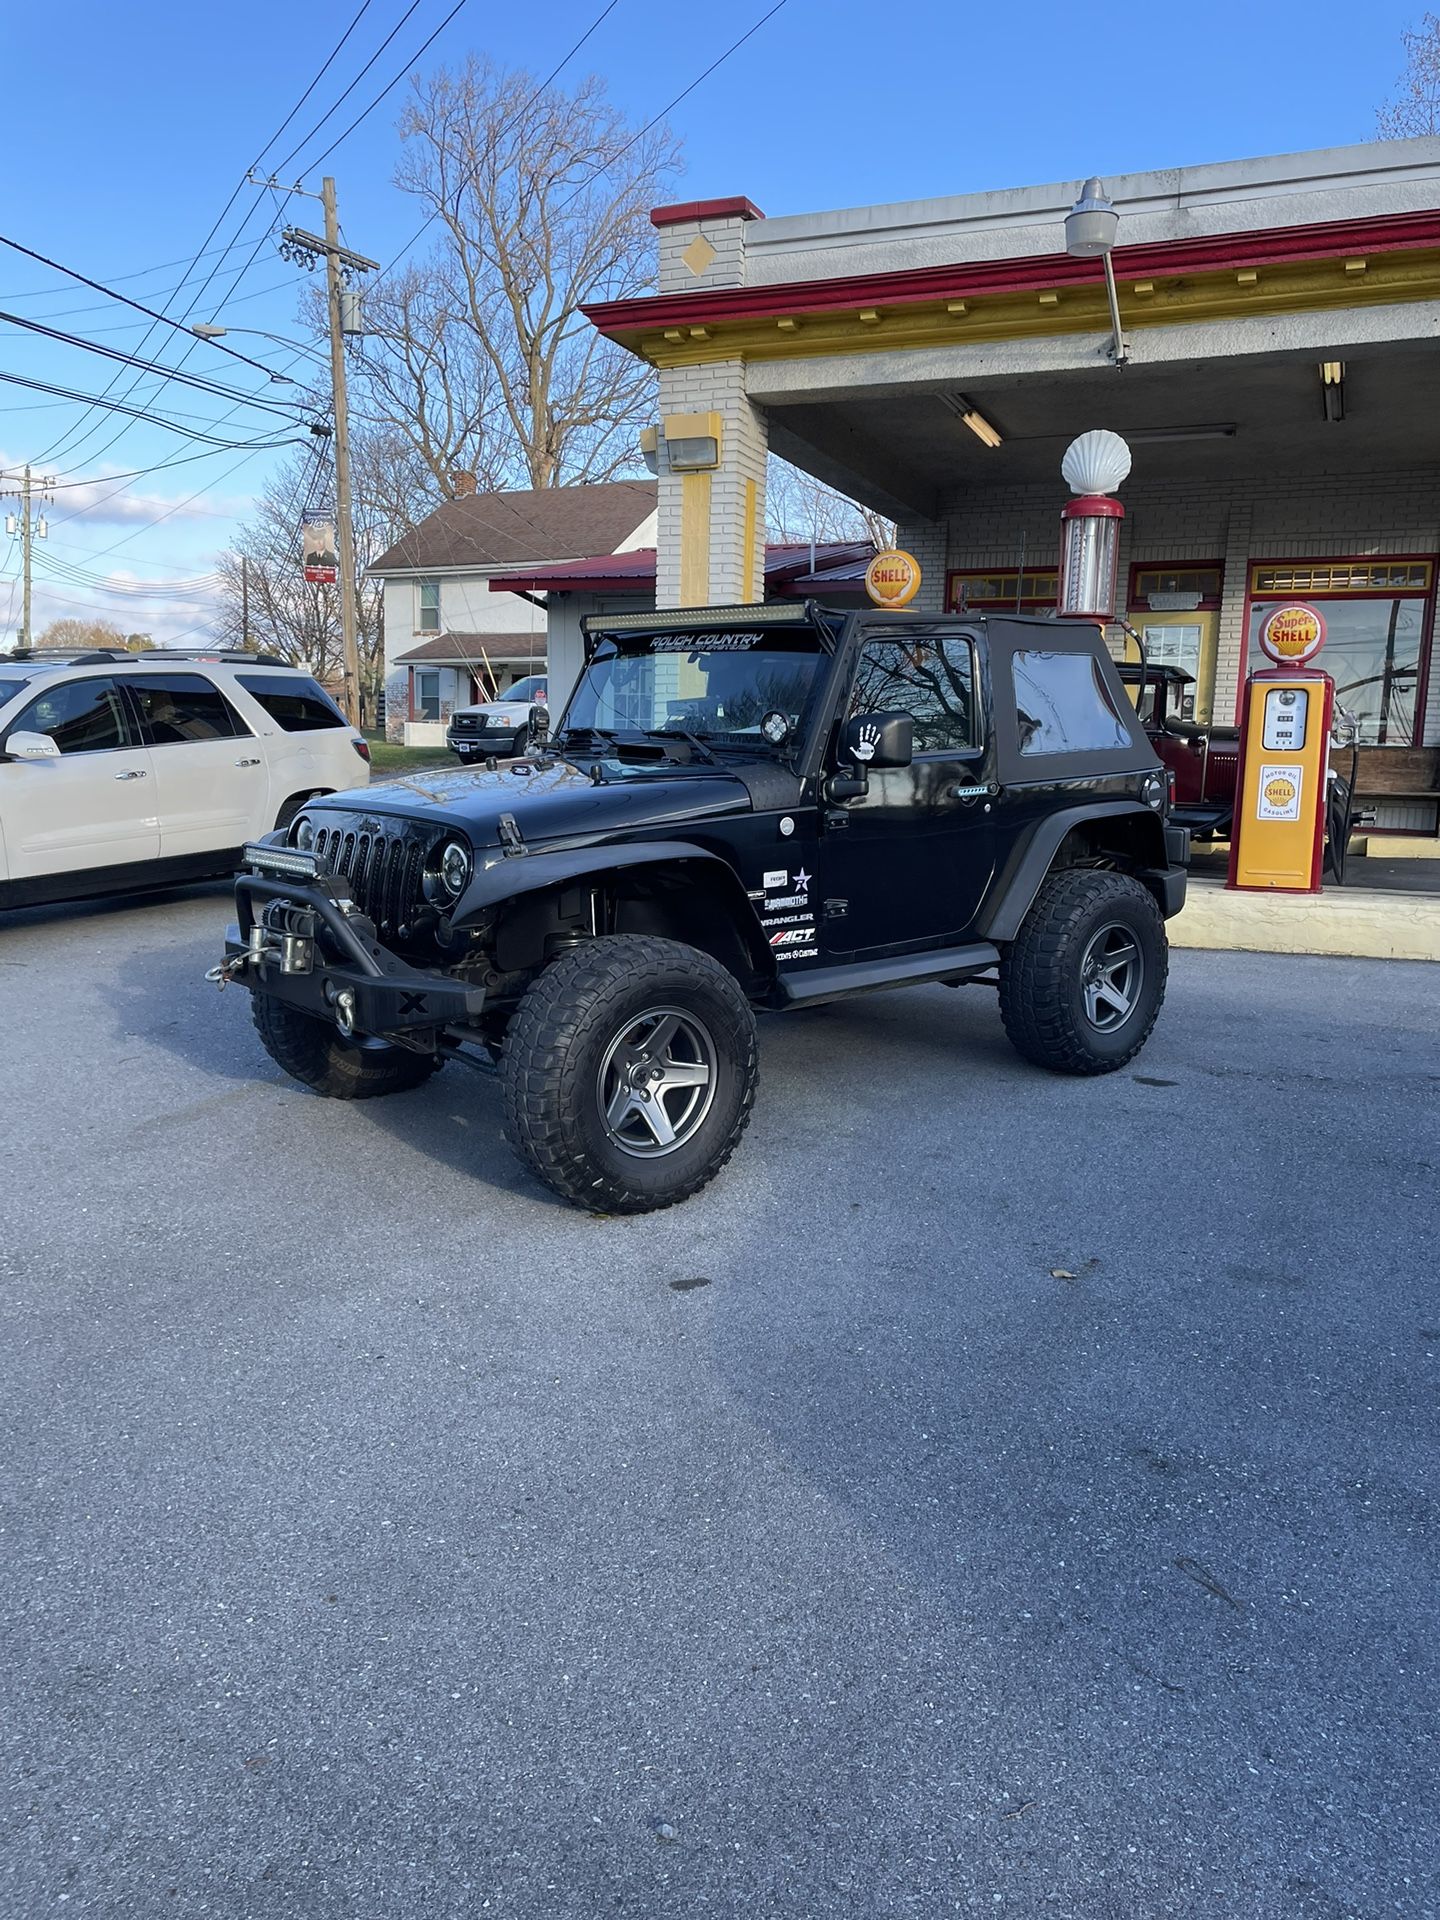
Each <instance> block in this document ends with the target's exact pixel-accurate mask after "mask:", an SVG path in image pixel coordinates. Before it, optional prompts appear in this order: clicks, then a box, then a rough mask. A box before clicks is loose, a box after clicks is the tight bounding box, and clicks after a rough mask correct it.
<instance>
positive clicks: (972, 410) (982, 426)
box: [940, 393, 1005, 447]
mask: <svg viewBox="0 0 1440 1920" xmlns="http://www.w3.org/2000/svg"><path fill="white" fill-rule="evenodd" d="M940 398H941V399H942V400H943V401H944V403H945V405H946V406H947V407H949V409H950V411H951V412H952V413H956V414H958V415H959V416H960V418H961V419H962V420H963V421H964V423H965V425H966V426H967V427H968V428H969V429H970V431H971V433H973V434H974V436H975V438H976V439H977V440H979V441H980V442H981V443H982V444H983V445H984V446H987V447H998V446H999V445H1000V444H1001V443H1002V441H1003V440H1004V438H1005V436H1004V434H1003V433H1001V431H1000V429H999V428H998V427H996V426H992V425H991V423H990V421H988V420H987V419H986V418H985V416H984V414H983V413H981V411H980V410H979V408H978V407H976V406H975V405H974V404H973V403H972V402H971V401H969V400H967V399H966V398H965V396H964V394H963V393H942V394H941V396H940Z"/></svg>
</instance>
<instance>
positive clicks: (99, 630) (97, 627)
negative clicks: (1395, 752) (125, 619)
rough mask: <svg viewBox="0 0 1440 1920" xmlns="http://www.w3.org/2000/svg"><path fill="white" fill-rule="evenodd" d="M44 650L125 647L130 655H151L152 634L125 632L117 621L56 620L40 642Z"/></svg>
mask: <svg viewBox="0 0 1440 1920" xmlns="http://www.w3.org/2000/svg"><path fill="white" fill-rule="evenodd" d="M36 645H37V646H41V647H123V648H124V650H125V652H126V653H150V652H152V651H153V650H154V647H155V642H154V641H153V640H152V639H151V638H150V636H149V634H148V633H124V632H122V630H121V629H120V628H119V627H117V626H116V625H115V622H114V621H113V620H75V619H70V620H52V621H51V622H50V624H49V626H48V627H46V629H45V631H44V632H43V633H42V634H41V635H40V638H39V639H38V641H37V642H36Z"/></svg>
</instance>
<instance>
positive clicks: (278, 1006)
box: [250, 992, 444, 1100]
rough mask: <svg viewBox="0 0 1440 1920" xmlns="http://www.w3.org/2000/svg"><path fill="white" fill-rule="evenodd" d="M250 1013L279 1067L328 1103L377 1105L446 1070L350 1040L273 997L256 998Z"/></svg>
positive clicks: (431, 1057) (403, 1051) (429, 1060)
mask: <svg viewBox="0 0 1440 1920" xmlns="http://www.w3.org/2000/svg"><path fill="white" fill-rule="evenodd" d="M250 1011H251V1017H252V1019H253V1020H254V1022H255V1031H256V1032H257V1033H258V1034H259V1036H260V1040H261V1044H262V1045H263V1046H264V1048H265V1051H266V1052H267V1053H268V1054H269V1056H270V1058H271V1059H272V1060H273V1061H274V1062H275V1064H276V1066H278V1067H283V1068H284V1069H285V1071H286V1073H288V1074H289V1075H290V1077H291V1079H292V1080H298V1081H300V1083H301V1085H302V1086H306V1087H309V1088H311V1089H312V1091H314V1092H315V1093H319V1094H323V1095H324V1096H325V1098H326V1099H327V1100H375V1099H378V1098H379V1096H380V1095H381V1094H384V1093H408V1092H409V1091H410V1089H411V1088H412V1087H419V1086H423V1085H424V1083H425V1082H426V1081H427V1080H428V1079H429V1078H430V1076H431V1074H432V1073H434V1072H435V1071H436V1069H437V1068H438V1067H441V1066H443V1065H444V1062H443V1061H442V1060H441V1059H440V1058H439V1057H438V1056H437V1055H435V1054H431V1053H411V1052H410V1051H409V1049H408V1048H406V1047H387V1046H382V1045H377V1044H376V1043H375V1042H374V1041H366V1042H364V1043H362V1042H360V1041H358V1040H347V1039H346V1038H345V1037H344V1035H343V1034H341V1033H340V1032H339V1031H338V1030H337V1029H336V1028H335V1027H334V1026H333V1025H332V1024H331V1023H330V1021H328V1020H321V1019H319V1018H318V1017H317V1016H316V1015H314V1014H309V1013H300V1012H298V1011H297V1010H296V1009H295V1008H294V1007H291V1006H287V1005H286V1004H285V1002H284V1001H283V1000H277V999H276V998H275V997H274V995H273V994H269V993H260V992H256V993H253V994H252V995H251V996H250Z"/></svg>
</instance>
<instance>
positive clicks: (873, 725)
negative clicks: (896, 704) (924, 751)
mask: <svg viewBox="0 0 1440 1920" xmlns="http://www.w3.org/2000/svg"><path fill="white" fill-rule="evenodd" d="M840 748H841V751H842V752H843V753H845V754H848V755H849V757H850V759H852V760H853V761H854V762H855V764H856V765H857V766H858V767H859V768H860V769H861V770H862V771H864V772H868V771H869V770H870V768H872V767H908V766H909V764H910V762H911V761H912V760H913V759H914V758H915V722H914V721H913V720H912V719H911V717H910V715H909V714H908V713H857V714H856V715H855V717H854V719H853V720H847V721H846V722H845V731H844V732H843V733H842V734H841V736H840Z"/></svg>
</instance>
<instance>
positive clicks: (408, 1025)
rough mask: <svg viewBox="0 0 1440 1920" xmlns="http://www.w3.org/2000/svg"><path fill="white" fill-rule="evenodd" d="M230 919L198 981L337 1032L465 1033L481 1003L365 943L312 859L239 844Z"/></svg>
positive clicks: (369, 940)
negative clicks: (234, 986)
mask: <svg viewBox="0 0 1440 1920" xmlns="http://www.w3.org/2000/svg"><path fill="white" fill-rule="evenodd" d="M235 904H236V909H237V911H238V913H239V915H240V918H239V921H238V922H237V924H236V925H234V926H231V927H229V928H227V929H226V934H225V958H224V960H223V962H222V963H221V964H220V965H219V966H218V967H214V968H212V969H211V971H210V973H209V975H208V976H207V977H208V978H210V979H212V980H215V981H217V982H218V983H219V984H220V985H221V986H224V985H225V983H226V982H227V981H230V980H234V981H237V982H238V983H240V984H241V985H243V986H246V987H249V988H250V990H251V991H252V992H253V993H268V994H273V995H274V996H275V998H276V999H278V1000H284V1001H286V1002H287V1003H288V1004H289V1005H290V1006H293V1007H295V1008H297V1009H299V1010H300V1011H302V1012H304V1013H312V1014H315V1015H317V1016H318V1017H319V1018H321V1019H326V1020H333V1021H334V1023H335V1025H336V1026H337V1027H338V1028H339V1030H340V1032H341V1033H342V1034H346V1035H348V1034H351V1033H358V1034H361V1035H364V1036H371V1037H374V1038H382V1037H383V1038H386V1039H394V1040H397V1041H399V1042H401V1043H402V1044H403V1043H404V1042H405V1041H406V1040H407V1039H409V1040H411V1041H412V1042H413V1041H414V1040H415V1039H418V1038H419V1036H420V1034H421V1033H422V1032H424V1033H427V1034H429V1033H433V1032H434V1031H435V1030H436V1029H438V1028H444V1027H450V1026H468V1025H471V1024H473V1022H474V1021H475V1020H476V1019H477V1018H478V1016H479V1015H480V1013H481V1011H482V1010H483V1008H484V1005H485V993H484V989H483V988H481V987H472V986H468V985H466V984H465V983H464V982H463V981H456V980H450V979H447V978H446V977H445V976H444V975H443V974H436V973H426V972H422V971H420V970H419V969H418V968H415V967H412V966H409V965H408V964H407V963H406V962H405V961H404V960H401V959H400V958H398V956H397V955H395V954H393V953H391V952H390V950H389V949H388V948H387V947H384V946H382V945H381V944H380V942H379V941H378V940H377V939H376V937H375V927H374V924H373V923H372V922H371V921H370V920H368V919H367V918H366V917H365V915H364V914H363V913H361V911H360V910H359V908H358V907H357V905H356V904H355V900H354V898H353V896H352V894H351V892H350V887H349V883H348V882H347V881H345V880H343V879H336V878H335V877H334V876H333V875H331V874H330V873H328V872H326V871H325V870H324V868H323V867H322V866H321V863H320V862H319V860H318V859H317V858H316V856H315V855H314V854H309V853H300V852H297V851H296V850H295V849H294V848H291V847H280V846H274V847H272V846H267V845H265V844H263V843H261V844H252V845H250V846H247V847H246V848H245V850H244V853H243V855H242V865H241V869H240V872H239V873H238V874H237V875H236V878H235Z"/></svg>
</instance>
